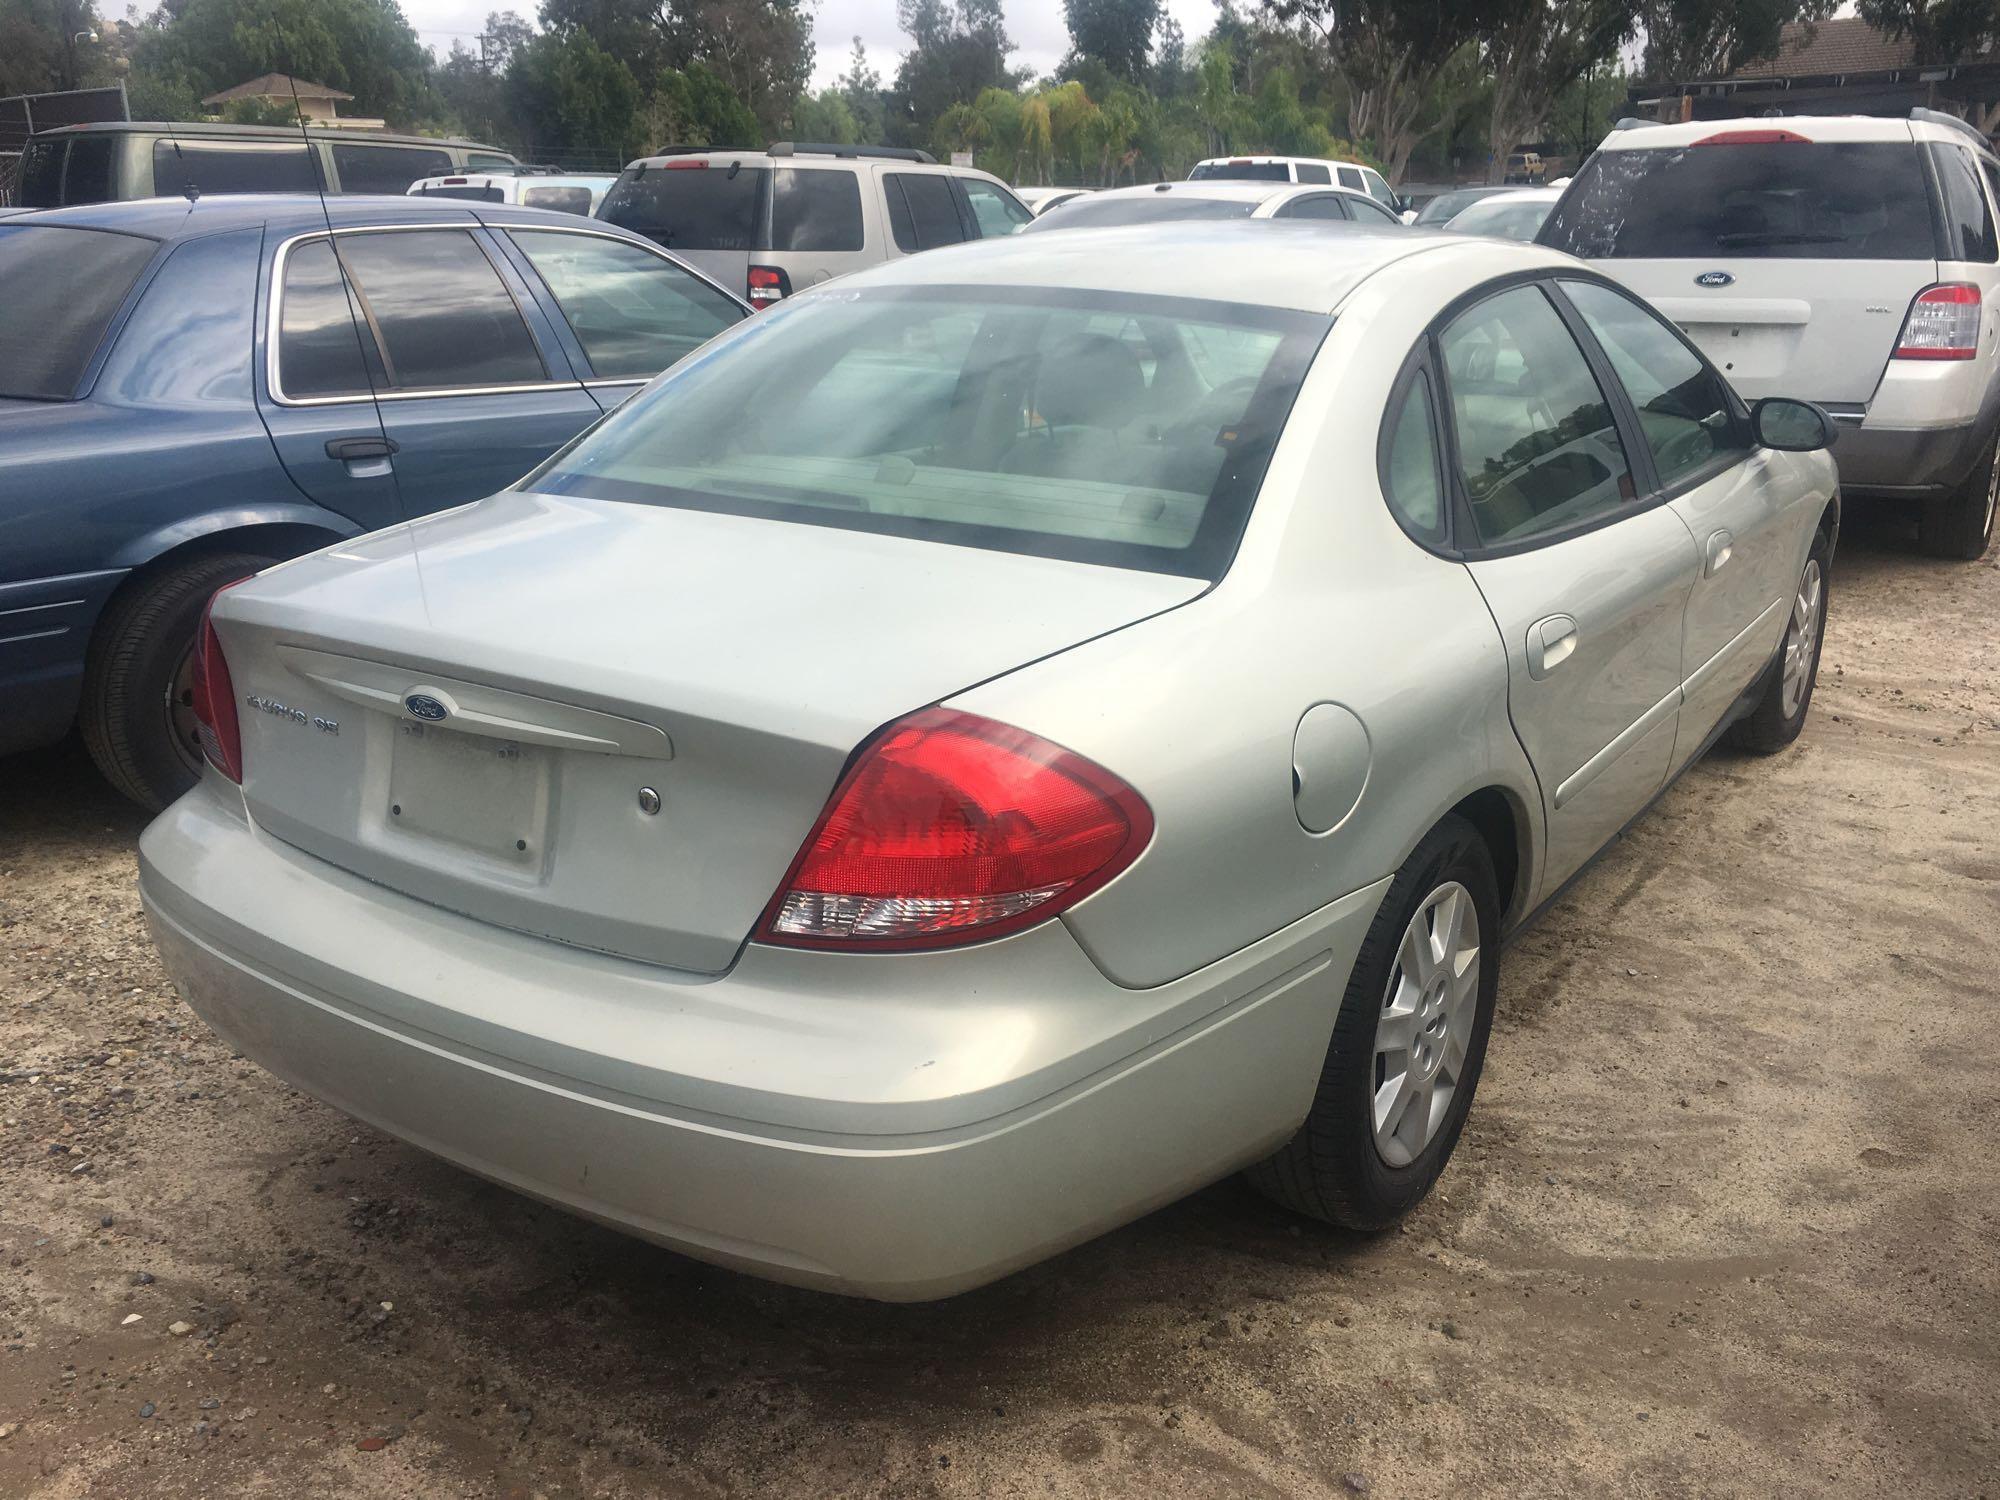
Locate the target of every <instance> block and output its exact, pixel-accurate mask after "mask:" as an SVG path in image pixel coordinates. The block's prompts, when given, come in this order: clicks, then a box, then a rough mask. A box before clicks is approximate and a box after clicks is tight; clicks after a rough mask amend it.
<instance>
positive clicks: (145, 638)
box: [77, 552, 277, 812]
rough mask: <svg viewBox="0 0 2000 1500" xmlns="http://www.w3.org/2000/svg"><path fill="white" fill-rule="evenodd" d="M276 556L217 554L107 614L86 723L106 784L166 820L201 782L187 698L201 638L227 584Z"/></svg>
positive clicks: (182, 567) (90, 663) (169, 574)
mask: <svg viewBox="0 0 2000 1500" xmlns="http://www.w3.org/2000/svg"><path fill="white" fill-rule="evenodd" d="M275 561H277V559H276V558H271V557H260V556H258V555H256V554H254V553H249V552H211V553H208V554H207V555H205V556H202V557H196V558H192V559H190V560H188V561H186V562H182V563H178V564H174V565H171V566H169V567H166V568H164V569H162V570H161V571H160V572H158V573H156V574H153V575H152V576H151V577H147V578H143V579H141V580H140V581H139V582H137V583H134V584H132V585H130V586H128V587H127V588H126V589H125V590H124V591H123V592H121V593H120V594H119V595H118V596H117V597H116V598H115V599H113V600H112V601H111V605H110V607H109V608H108V609H106V610H105V612H104V617H103V619H101V620H100V621H98V625H97V633H96V635H95V636H93V637H92V639H91V643H90V651H89V653H88V655H87V656H86V657H85V659H84V667H83V704H82V707H81V709H80V710H79V711H78V714H77V719H78V723H79V724H80V725H81V727H82V729H83V743H84V745H85V746H86V748H88V749H89V751H90V758H91V759H92V760H94V761H96V762H97V768H98V770H100V771H102V772H103V773H104V779H105V780H106V781H108V782H110V783H111V785H112V786H114V787H115V788H117V789H118V790H119V791H120V792H122V793H124V794H125V795H126V796H127V797H130V798H131V799H132V800H133V801H134V802H137V803H138V804H139V805H140V806H141V807H147V808H151V809H152V810H153V811H155V812H158V811H159V810H160V809H161V808H163V807H165V806H166V805H167V804H168V803H169V802H171V801H173V800H174V798H176V797H178V796H180V795H181V793H183V792H185V791H186V790H187V789H188V788H189V787H191V786H193V785H194V784H195V782H196V781H197V780H198V779H199V778H200V775H201V748H200V746H199V745H198V744H196V743H195V742H194V739H193V734H192V730H191V729H190V728H189V727H188V725H189V722H190V721H189V702H188V701H187V698H186V668H187V664H188V661H189V658H190V656H191V654H192V652H193V650H194V643H195V639H194V638H195V630H196V629H197V627H198V626H199V625H200V624H201V612H202V610H203V608H204V607H205V606H206V605H207V603H208V601H209V599H210V597H211V596H212V595H213V594H214V593H215V591H216V590H217V589H219V588H221V587H222V586H223V585H224V584H229V583H235V582H236V581H237V580H238V579H242V578H248V577H249V576H250V575H251V574H252V573H255V572H257V571H258V570H259V569H262V568H268V567H270V566H271V564H272V563H273V562H275Z"/></svg>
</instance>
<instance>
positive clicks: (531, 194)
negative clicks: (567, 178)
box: [521, 184, 590, 217]
mask: <svg viewBox="0 0 2000 1500" xmlns="http://www.w3.org/2000/svg"><path fill="white" fill-rule="evenodd" d="M521 202H522V203H523V204H525V205H526V206H527V207H529V208H552V209H554V210H555V211H556V212H558V213H565V214H583V215H585V216H586V217H587V216H588V215H589V213H590V189H589V188H587V187H557V186H553V185H548V184H545V185H543V186H541V187H531V188H525V189H523V190H522V192H521Z"/></svg>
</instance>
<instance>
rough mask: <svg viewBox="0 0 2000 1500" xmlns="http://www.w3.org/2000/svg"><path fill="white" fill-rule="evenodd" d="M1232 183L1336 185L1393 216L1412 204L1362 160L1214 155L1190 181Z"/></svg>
mask: <svg viewBox="0 0 2000 1500" xmlns="http://www.w3.org/2000/svg"><path fill="white" fill-rule="evenodd" d="M1216 179H1221V180H1226V181H1232V182H1315V183H1327V182H1330V183H1334V184H1336V185H1338V186H1340V187H1344V188H1347V189H1349V190H1350V191H1353V192H1357V193H1366V194H1367V195H1368V196H1369V197H1371V198H1373V199H1374V200H1375V201H1376V202H1377V203H1379V204H1381V205H1382V206H1383V207H1384V208H1386V209H1388V210H1389V212H1390V213H1392V214H1399V213H1401V212H1402V211H1403V210H1404V209H1406V208H1408V207H1409V205H1408V204H1407V203H1405V202H1404V201H1403V200H1402V199H1401V198H1399V197H1397V196H1396V194H1395V192H1394V191H1392V190H1391V188H1390V187H1389V184H1388V182H1387V181H1385V180H1384V179H1383V176H1382V174H1381V173H1380V172H1378V171H1376V170H1375V169H1374V168H1373V167H1365V166H1363V165H1362V164H1361V163H1360V162H1358V161H1326V160H1323V159H1322V158H1320V157H1316V156H1211V157H1209V158H1208V159H1207V160H1206V161H1198V162H1196V163H1195V164H1194V170H1193V171H1192V172H1190V173H1188V181H1189V182H1203V181H1210V180H1216Z"/></svg>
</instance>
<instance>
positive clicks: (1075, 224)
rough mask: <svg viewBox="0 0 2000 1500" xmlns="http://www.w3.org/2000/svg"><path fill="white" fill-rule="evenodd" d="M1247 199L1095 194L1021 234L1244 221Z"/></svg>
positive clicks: (1250, 205)
mask: <svg viewBox="0 0 2000 1500" xmlns="http://www.w3.org/2000/svg"><path fill="white" fill-rule="evenodd" d="M1256 209H1257V202H1256V200H1254V199H1250V198H1197V197H1195V196H1194V195H1193V194H1191V193H1184V194H1180V195H1178V196H1177V195H1175V194H1173V193H1146V194H1143V195H1140V196H1135V197H1131V198H1114V197H1111V196H1110V195H1109V194H1094V195H1092V196H1089V197H1084V198H1072V199H1070V201H1069V202H1067V203H1065V204H1063V205H1062V207H1061V208H1060V209H1058V210H1056V211H1055V212H1053V213H1044V214H1041V215H1040V216H1038V217H1037V218H1036V219H1035V220H1034V222H1032V223H1029V224H1023V225H1022V226H1021V233H1023V234H1034V233H1038V232H1043V231H1047V230H1051V229H1104V228H1108V227H1110V226H1112V225H1115V224H1164V223H1166V222H1167V221H1169V220H1171V219H1247V218H1249V217H1250V215H1251V214H1252V213H1254V212H1256Z"/></svg>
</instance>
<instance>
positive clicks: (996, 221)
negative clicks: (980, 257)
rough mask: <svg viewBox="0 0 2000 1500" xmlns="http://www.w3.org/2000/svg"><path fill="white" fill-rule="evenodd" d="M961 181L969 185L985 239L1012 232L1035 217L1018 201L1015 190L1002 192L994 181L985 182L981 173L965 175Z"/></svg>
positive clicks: (968, 196) (974, 218)
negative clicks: (975, 175) (973, 175)
mask: <svg viewBox="0 0 2000 1500" xmlns="http://www.w3.org/2000/svg"><path fill="white" fill-rule="evenodd" d="M958 185H959V186H960V187H961V188H963V189H965V201H966V203H967V204H968V205H969V206H970V207H971V209H972V222H973V223H974V224H975V225H976V226H977V227H978V229H979V237H980V238H981V239H984V240H991V239H999V238H1001V237H1002V236H1004V235H1009V234H1012V233H1013V232H1014V231H1015V230H1017V229H1019V228H1020V227H1021V226H1022V225H1023V224H1026V223H1027V222H1028V221H1029V220H1030V219H1032V218H1034V217H1035V216H1034V215H1033V214H1031V213H1029V212H1028V210H1027V209H1025V208H1023V207H1022V206H1021V205H1020V204H1019V203H1018V202H1016V201H1015V199H1014V197H1013V195H1012V194H1011V193H1003V192H1001V191H1000V189H998V188H997V187H995V186H994V185H993V184H992V183H990V182H981V181H980V180H979V179H978V178H977V177H961V178H959V179H958Z"/></svg>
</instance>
